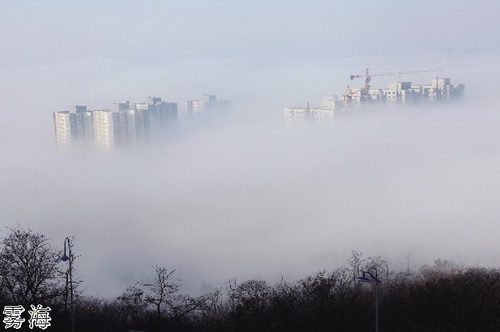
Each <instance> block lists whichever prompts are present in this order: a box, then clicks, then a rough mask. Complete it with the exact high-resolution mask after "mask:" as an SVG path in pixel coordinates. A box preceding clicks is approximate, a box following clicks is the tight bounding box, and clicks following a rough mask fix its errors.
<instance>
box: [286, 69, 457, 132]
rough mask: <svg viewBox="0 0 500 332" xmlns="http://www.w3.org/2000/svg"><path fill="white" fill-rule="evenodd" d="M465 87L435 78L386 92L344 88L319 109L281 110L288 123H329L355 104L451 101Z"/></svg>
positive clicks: (392, 86) (394, 86) (394, 85)
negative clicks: (424, 82) (344, 90)
mask: <svg viewBox="0 0 500 332" xmlns="http://www.w3.org/2000/svg"><path fill="white" fill-rule="evenodd" d="M464 91H465V85H464V84H451V80H450V79H449V78H436V79H433V80H432V81H431V83H430V84H426V85H413V84H412V83H411V82H395V83H390V84H389V86H388V87H387V89H373V88H370V89H369V90H368V92H366V89H363V88H359V89H352V88H350V87H348V88H347V93H346V94H344V95H342V96H327V97H323V101H322V103H321V107H319V108H314V107H309V105H308V106H307V107H288V108H285V109H283V113H284V118H285V121H287V122H307V121H314V122H318V121H328V120H332V119H333V118H334V114H335V113H336V112H340V113H343V112H347V111H348V110H349V109H350V108H351V107H353V106H354V105H355V104H360V103H375V104H377V103H378V104H381V103H387V104H420V103H429V102H431V103H432V102H439V101H452V100H457V99H460V98H462V97H463V95H464Z"/></svg>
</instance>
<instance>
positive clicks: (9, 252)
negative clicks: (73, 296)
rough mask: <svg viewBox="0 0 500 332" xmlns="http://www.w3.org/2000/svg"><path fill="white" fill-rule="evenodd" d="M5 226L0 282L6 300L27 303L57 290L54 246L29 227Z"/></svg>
mask: <svg viewBox="0 0 500 332" xmlns="http://www.w3.org/2000/svg"><path fill="white" fill-rule="evenodd" d="M8 229H9V233H8V234H7V235H6V236H5V237H4V238H3V239H2V241H1V242H0V284H1V285H2V288H3V290H4V296H6V300H8V301H10V302H11V303H19V304H23V305H29V304H33V303H39V302H43V301H47V300H50V299H53V298H54V297H56V296H58V295H59V294H61V291H62V287H61V286H62V285H61V283H60V279H59V277H60V276H61V272H60V270H59V269H58V266H57V263H58V257H59V255H58V252H57V250H55V249H54V248H53V247H52V246H51V245H50V244H49V242H48V239H47V238H46V237H45V236H44V235H43V234H41V233H38V232H35V231H33V230H32V229H30V228H28V229H24V228H21V227H18V228H15V229H14V228H8Z"/></svg>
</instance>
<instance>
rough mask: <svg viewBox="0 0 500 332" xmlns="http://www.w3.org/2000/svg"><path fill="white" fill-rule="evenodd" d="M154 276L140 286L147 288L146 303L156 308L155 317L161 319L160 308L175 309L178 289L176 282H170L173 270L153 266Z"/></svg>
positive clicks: (178, 284)
mask: <svg viewBox="0 0 500 332" xmlns="http://www.w3.org/2000/svg"><path fill="white" fill-rule="evenodd" d="M153 268H154V269H155V274H154V276H153V278H152V279H151V280H148V281H145V282H142V283H141V286H143V287H147V288H148V290H149V293H148V294H147V295H146V298H145V299H146V302H147V303H150V304H152V305H154V306H155V307H156V315H157V317H158V319H160V318H161V314H162V307H165V306H168V307H169V308H170V309H172V308H175V300H176V299H175V296H174V294H175V293H177V291H178V290H179V287H180V283H179V281H178V280H172V274H173V273H174V272H175V270H169V269H167V268H166V267H161V266H158V265H155V266H153Z"/></svg>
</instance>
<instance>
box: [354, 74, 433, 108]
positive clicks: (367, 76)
mask: <svg viewBox="0 0 500 332" xmlns="http://www.w3.org/2000/svg"><path fill="white" fill-rule="evenodd" d="M441 70H442V69H429V70H414V71H400V72H397V73H381V74H371V75H370V68H366V73H365V74H364V75H361V74H357V75H351V81H352V80H354V79H355V78H361V77H364V78H365V86H364V87H363V88H362V89H361V100H363V101H366V100H368V97H369V96H368V94H369V91H370V82H371V80H372V77H374V76H390V75H399V76H401V75H406V74H418V73H426V72H432V71H441ZM348 90H350V88H349V87H348ZM348 92H349V91H348Z"/></svg>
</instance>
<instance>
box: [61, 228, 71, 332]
mask: <svg viewBox="0 0 500 332" xmlns="http://www.w3.org/2000/svg"><path fill="white" fill-rule="evenodd" d="M66 246H67V247H68V255H69V256H68V255H66ZM71 247H73V244H72V243H71V240H70V239H69V237H67V238H66V239H64V254H63V255H62V256H61V258H60V260H62V261H63V262H66V261H67V262H68V271H67V272H66V296H65V298H66V299H65V307H66V312H67V310H68V288H69V294H70V295H69V296H70V302H69V305H70V315H71V332H74V331H75V312H74V310H73V309H74V308H73V259H74V256H73V254H72V253H71ZM68 275H69V281H68Z"/></svg>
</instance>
